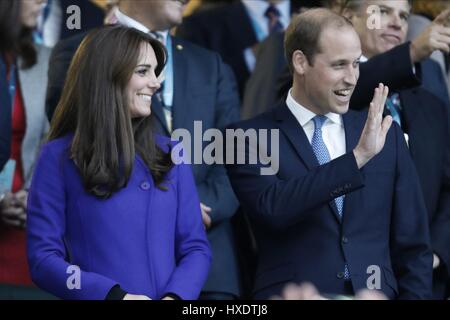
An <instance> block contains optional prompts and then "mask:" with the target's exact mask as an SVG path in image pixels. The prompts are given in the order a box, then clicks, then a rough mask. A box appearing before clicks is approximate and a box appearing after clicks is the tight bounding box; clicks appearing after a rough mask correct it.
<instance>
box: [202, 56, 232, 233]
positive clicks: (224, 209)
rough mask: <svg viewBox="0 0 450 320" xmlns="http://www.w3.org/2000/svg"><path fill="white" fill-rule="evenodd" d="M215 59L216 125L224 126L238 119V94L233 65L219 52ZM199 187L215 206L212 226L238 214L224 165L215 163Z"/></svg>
mask: <svg viewBox="0 0 450 320" xmlns="http://www.w3.org/2000/svg"><path fill="white" fill-rule="evenodd" d="M215 61H216V65H217V67H218V79H217V98H216V112H215V114H216V116H215V128H217V129H220V130H224V128H225V127H226V126H228V125H230V124H232V123H235V122H237V121H238V120H239V95H238V92H237V84H236V81H235V79H234V74H233V72H232V71H231V69H230V67H229V66H228V65H226V64H225V63H223V62H222V59H221V58H220V57H219V55H218V54H215ZM197 188H198V193H199V197H200V201H201V202H202V203H204V204H206V205H207V206H210V207H211V208H212V211H211V220H212V224H213V226H214V225H216V224H218V223H220V222H221V221H223V220H225V219H229V218H231V217H232V216H233V215H234V214H235V212H236V210H237V208H238V205H239V203H238V201H237V198H236V196H235V194H234V192H233V189H232V188H231V184H230V180H229V178H228V176H227V173H226V170H225V167H224V166H223V165H221V164H212V165H211V166H210V170H209V171H208V175H207V177H206V179H205V180H204V181H202V182H200V183H199V184H198V185H197Z"/></svg>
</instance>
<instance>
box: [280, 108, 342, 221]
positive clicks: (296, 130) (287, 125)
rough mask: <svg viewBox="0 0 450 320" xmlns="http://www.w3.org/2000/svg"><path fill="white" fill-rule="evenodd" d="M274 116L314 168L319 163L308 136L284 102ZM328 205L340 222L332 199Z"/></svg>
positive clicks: (305, 161) (301, 154)
mask: <svg viewBox="0 0 450 320" xmlns="http://www.w3.org/2000/svg"><path fill="white" fill-rule="evenodd" d="M276 117H277V121H278V122H279V128H280V130H281V131H283V133H284V134H285V135H286V137H287V138H288V140H289V141H290V142H291V144H292V146H293V147H294V149H295V150H296V152H297V154H298V156H299V157H300V158H301V159H302V161H303V163H304V164H305V166H306V167H307V168H308V170H313V169H314V168H316V167H317V166H318V165H319V163H318V161H317V158H316V155H315V154H314V151H313V149H312V147H311V144H310V143H309V140H308V137H307V136H306V134H305V131H303V128H301V126H300V124H299V123H298V121H297V119H296V118H295V117H294V115H293V114H292V113H291V111H290V110H289V109H288V107H287V106H286V104H283V105H281V106H279V107H278V108H277V114H276ZM329 207H330V209H331V211H332V213H333V216H334V217H335V218H336V221H337V222H338V223H341V216H340V215H339V212H338V210H337V207H336V203H335V202H334V201H330V203H329Z"/></svg>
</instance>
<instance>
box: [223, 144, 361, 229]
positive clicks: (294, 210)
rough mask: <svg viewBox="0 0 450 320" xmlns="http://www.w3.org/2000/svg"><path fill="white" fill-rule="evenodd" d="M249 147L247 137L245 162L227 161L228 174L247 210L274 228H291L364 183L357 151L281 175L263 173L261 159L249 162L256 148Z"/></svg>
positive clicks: (256, 218)
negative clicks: (301, 170)
mask: <svg viewBox="0 0 450 320" xmlns="http://www.w3.org/2000/svg"><path fill="white" fill-rule="evenodd" d="M246 140H248V139H246ZM229 148H230V147H229ZM249 150H250V149H249V144H248V141H246V148H245V154H246V161H245V164H233V165H227V170H228V174H229V176H230V179H231V184H232V186H233V189H234V191H235V192H236V195H237V197H238V199H239V201H240V203H241V204H242V205H243V206H244V208H245V209H246V212H248V213H249V214H250V215H251V216H252V217H253V218H254V219H255V220H257V221H259V222H262V223H264V224H265V225H266V226H267V227H269V228H271V229H275V230H284V229H287V228H289V227H290V226H292V225H295V224H297V223H299V222H301V221H303V220H305V219H307V218H308V216H309V215H311V214H313V212H314V209H315V208H318V207H320V206H323V205H328V203H329V202H330V201H332V200H333V199H334V198H336V197H339V196H342V195H344V194H347V193H350V192H352V191H354V190H356V189H358V188H361V187H363V185H364V184H363V178H362V175H361V173H360V170H359V169H358V166H357V163H356V159H355V157H354V155H353V152H350V153H347V154H345V155H343V156H341V157H339V158H336V159H334V160H332V161H330V162H329V163H327V164H325V165H322V166H318V167H316V168H315V169H313V170H311V171H309V172H308V173H306V174H304V175H302V176H298V175H297V176H296V175H295V174H293V175H292V177H290V178H288V179H281V178H279V177H278V176H277V175H276V174H272V175H262V174H261V168H262V167H263V166H262V165H261V164H260V163H258V164H254V165H252V164H249V163H250V161H249V153H250V152H253V151H249ZM236 151H237V148H236V149H235V152H236ZM234 163H237V161H235V162H234Z"/></svg>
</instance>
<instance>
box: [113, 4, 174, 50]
mask: <svg viewBox="0 0 450 320" xmlns="http://www.w3.org/2000/svg"><path fill="white" fill-rule="evenodd" d="M114 10H115V11H114V15H115V16H116V18H117V22H118V23H119V24H120V25H122V26H125V27H129V28H134V29H137V30H139V31H142V32H144V33H148V34H150V35H152V33H151V31H150V29H149V28H147V27H146V26H144V25H143V24H142V23H140V22H139V21H136V20H134V19H132V18H130V17H129V16H127V15H125V14H124V13H123V12H121V11H120V10H119V8H115V9H114ZM158 34H159V35H161V36H162V38H163V39H162V43H163V44H164V45H166V42H167V36H168V35H169V31H168V30H165V31H158Z"/></svg>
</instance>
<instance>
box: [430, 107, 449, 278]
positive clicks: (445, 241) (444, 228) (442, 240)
mask: <svg viewBox="0 0 450 320" xmlns="http://www.w3.org/2000/svg"><path fill="white" fill-rule="evenodd" d="M442 110H444V112H443V114H442V117H443V118H444V119H448V114H447V110H448V109H447V108H446V107H445V108H442ZM446 123H447V126H446V130H445V132H446V138H445V139H444V140H443V141H444V143H446V151H445V159H444V162H443V172H442V183H441V190H440V194H439V203H438V207H437V212H436V214H435V219H434V220H433V221H431V226H430V236H431V246H432V248H433V252H435V253H436V254H437V255H438V256H439V258H440V260H441V264H444V265H445V267H446V269H447V273H448V274H450V231H449V230H450V144H449V143H448V141H450V134H449V132H448V131H449V127H448V121H446Z"/></svg>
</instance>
